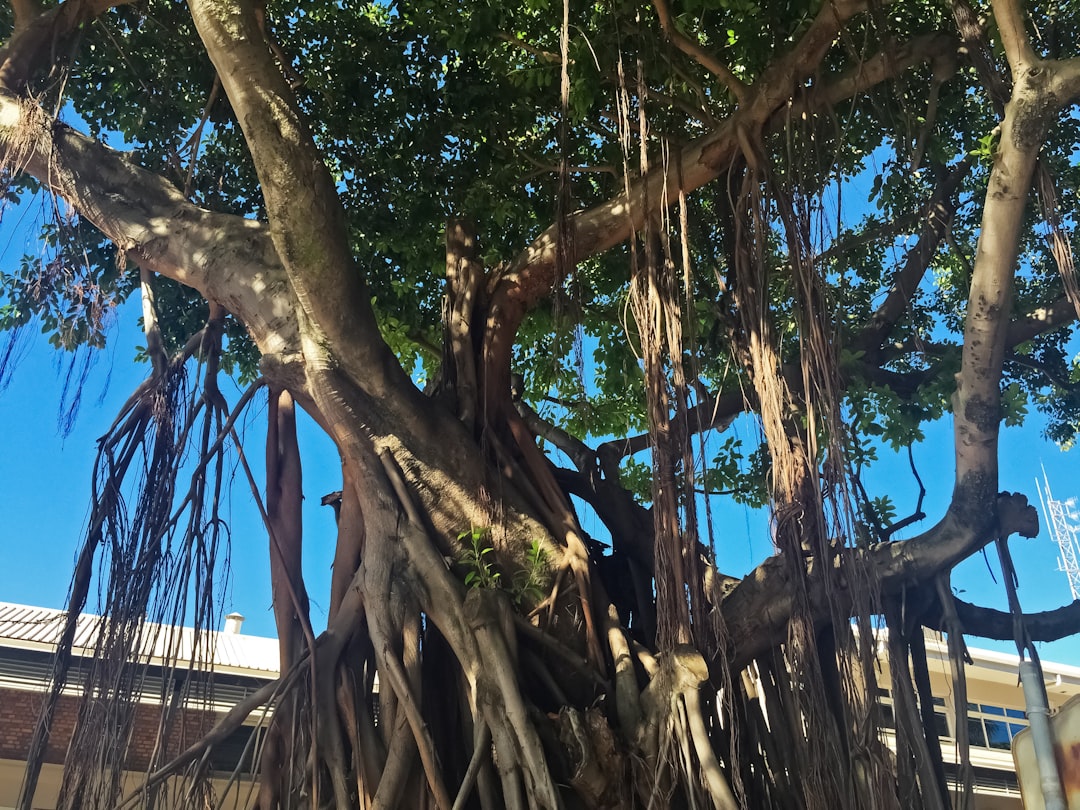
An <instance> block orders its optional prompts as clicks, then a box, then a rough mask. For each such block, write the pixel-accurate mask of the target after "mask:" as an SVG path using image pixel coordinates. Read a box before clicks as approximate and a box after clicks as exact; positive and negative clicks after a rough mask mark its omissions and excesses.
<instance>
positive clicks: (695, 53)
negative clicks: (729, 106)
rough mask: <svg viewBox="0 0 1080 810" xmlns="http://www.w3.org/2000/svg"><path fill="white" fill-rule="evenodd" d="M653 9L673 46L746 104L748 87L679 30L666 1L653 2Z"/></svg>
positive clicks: (741, 102) (737, 99) (725, 66)
mask: <svg viewBox="0 0 1080 810" xmlns="http://www.w3.org/2000/svg"><path fill="white" fill-rule="evenodd" d="M653 8H655V9H656V16H657V17H659V19H660V28H661V29H662V30H663V32H664V35H665V36H666V37H667V38H668V39H669V40H670V41H671V44H672V45H674V46H675V47H676V48H678V49H679V50H680V51H682V52H683V53H685V54H686V55H687V56H689V57H690V58H691V59H693V60H694V61H695V62H697V63H698V64H699V65H701V66H702V67H703V68H705V69H706V70H707V71H709V73H711V74H712V75H714V76H715V77H716V78H718V79H719V80H720V81H721V82H722V83H723V85H724V87H726V88H727V89H728V91H729V92H730V93H731V95H733V96H734V97H735V100H736V101H738V102H739V103H740V104H743V103H745V102H746V94H747V87H746V85H745V84H743V83H742V82H741V81H740V80H739V79H738V78H736V76H735V74H734V73H732V72H731V70H730V69H729V68H728V66H727V65H725V64H724V63H723V62H721V61H720V60H719V59H717V58H716V57H715V56H713V55H712V54H711V53H709V52H708V51H706V50H705V49H704V48H702V47H701V45H699V44H698V43H696V42H694V41H693V40H691V39H690V38H689V37H688V36H686V34H684V33H683V32H682V31H680V30H679V28H678V26H676V25H675V22H674V20H672V19H671V10H670V9H669V8H668V4H667V2H666V0H653Z"/></svg>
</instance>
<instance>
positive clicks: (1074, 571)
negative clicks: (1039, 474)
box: [1035, 469, 1080, 600]
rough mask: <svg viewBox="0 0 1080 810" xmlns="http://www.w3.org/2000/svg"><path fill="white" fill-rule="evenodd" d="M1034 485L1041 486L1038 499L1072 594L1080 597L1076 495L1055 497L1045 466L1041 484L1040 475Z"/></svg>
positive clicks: (1061, 568)
mask: <svg viewBox="0 0 1080 810" xmlns="http://www.w3.org/2000/svg"><path fill="white" fill-rule="evenodd" d="M1035 486H1036V487H1038V489H1039V503H1040V504H1041V505H1042V509H1043V515H1045V516H1046V525H1047V528H1048V529H1049V531H1050V539H1052V540H1053V541H1054V542H1055V543H1057V546H1058V550H1059V552H1060V556H1059V557H1058V564H1059V570H1061V571H1064V572H1065V576H1067V577H1068V578H1069V590H1070V591H1072V598H1073V599H1074V600H1075V599H1080V542H1078V541H1077V535H1078V534H1080V515H1077V511H1076V498H1069V499H1068V500H1067V501H1057V500H1054V496H1053V495H1052V494H1051V493H1050V481H1049V480H1047V478H1046V470H1045V469H1044V470H1043V483H1042V486H1040V485H1039V480H1038V479H1037V478H1036V479H1035Z"/></svg>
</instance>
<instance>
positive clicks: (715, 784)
mask: <svg viewBox="0 0 1080 810" xmlns="http://www.w3.org/2000/svg"><path fill="white" fill-rule="evenodd" d="M657 664H658V667H659V668H658V670H657V672H656V673H655V675H653V678H652V681H651V682H650V683H649V685H648V687H646V689H645V691H644V692H643V693H642V696H641V707H642V720H641V725H640V726H638V729H637V734H636V737H637V746H638V749H639V750H640V751H642V752H643V754H644V756H645V759H644V762H643V763H642V764H641V765H640V771H639V773H638V774H637V779H636V782H637V785H638V793H639V795H640V796H641V798H642V800H643V801H645V802H646V803H647V804H649V805H650V806H653V803H654V802H655V801H656V800H657V799H658V798H662V797H663V796H664V794H666V793H669V792H671V791H674V790H675V789H676V788H677V787H681V788H682V789H683V790H685V791H687V792H688V793H689V794H690V795H691V796H698V795H700V797H701V798H703V799H707V800H708V801H709V802H710V803H711V805H712V807H714V808H716V810H736V808H737V807H738V803H737V802H736V800H735V796H734V794H733V793H732V791H731V787H730V785H729V783H728V780H727V777H726V775H725V774H724V772H723V770H722V768H721V767H720V763H719V761H718V760H717V758H716V754H715V753H714V751H713V748H712V743H711V741H710V739H709V735H708V731H707V729H706V728H705V724H704V716H703V715H702V708H701V698H700V695H699V692H700V689H701V687H702V685H703V684H705V683H708V681H709V669H708V667H707V666H706V664H705V659H704V658H702V657H701V653H699V652H698V651H697V650H696V649H694V648H693V647H691V646H689V645H681V646H678V647H676V648H675V649H674V650H672V651H671V652H670V653H663V654H661V655H659V656H657ZM699 777H700V781H699ZM690 803H691V805H693V804H694V799H692V798H691V799H690Z"/></svg>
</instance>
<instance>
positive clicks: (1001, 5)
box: [990, 0, 1037, 81]
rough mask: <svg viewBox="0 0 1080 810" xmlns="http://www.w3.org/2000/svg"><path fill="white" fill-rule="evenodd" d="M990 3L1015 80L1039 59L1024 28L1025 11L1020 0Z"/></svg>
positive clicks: (993, 1) (1001, 0) (1002, 0)
mask: <svg viewBox="0 0 1080 810" xmlns="http://www.w3.org/2000/svg"><path fill="white" fill-rule="evenodd" d="M990 5H991V7H992V8H993V9H994V19H995V20H997V24H998V32H999V33H1000V34H1001V44H1002V46H1003V47H1004V48H1005V58H1006V59H1008V61H1009V68H1010V69H1011V70H1012V73H1013V79H1014V81H1015V80H1016V79H1017V78H1018V77H1019V75H1020V73H1022V72H1023V71H1025V70H1027V69H1028V68H1029V67H1031V66H1032V65H1033V64H1034V63H1035V62H1036V61H1037V58H1036V56H1035V52H1034V51H1033V50H1032V49H1031V40H1030V39H1029V38H1028V35H1027V31H1026V30H1025V28H1024V12H1023V10H1022V9H1021V8H1020V0H992V2H991V4H990Z"/></svg>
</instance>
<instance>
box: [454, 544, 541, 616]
mask: <svg viewBox="0 0 1080 810" xmlns="http://www.w3.org/2000/svg"><path fill="white" fill-rule="evenodd" d="M458 540H461V541H464V543H463V546H464V548H463V549H462V551H461V553H460V554H459V555H458V559H457V562H458V565H460V566H461V567H462V568H463V569H464V582H465V587H467V588H481V589H484V590H505V591H507V592H508V593H509V595H510V598H511V599H512V600H513V602H514V604H515V605H521V604H531V603H535V602H537V601H539V600H540V599H541V598H543V596H544V592H543V588H544V585H545V584H546V582H547V579H548V575H549V573H550V572H549V569H550V563H549V561H548V555H547V552H546V551H545V550H544V545H543V543H542V542H541V541H540V540H539V539H534V540H533V541H532V542H531V543H530V544H529V547H528V549H526V553H525V559H524V564H523V567H522V568H520V569H519V570H517V571H516V572H515V573H514V575H513V576H512V577H511V578H510V584H509V586H507V585H506V580H505V579H504V577H503V576H502V573H501V572H500V571H499V570H498V569H497V568H496V567H495V556H494V551H495V549H494V548H493V547H492V545H491V529H490V528H489V527H487V526H483V527H478V528H477V527H474V528H472V529H470V530H469V531H467V532H461V534H459V535H458Z"/></svg>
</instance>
